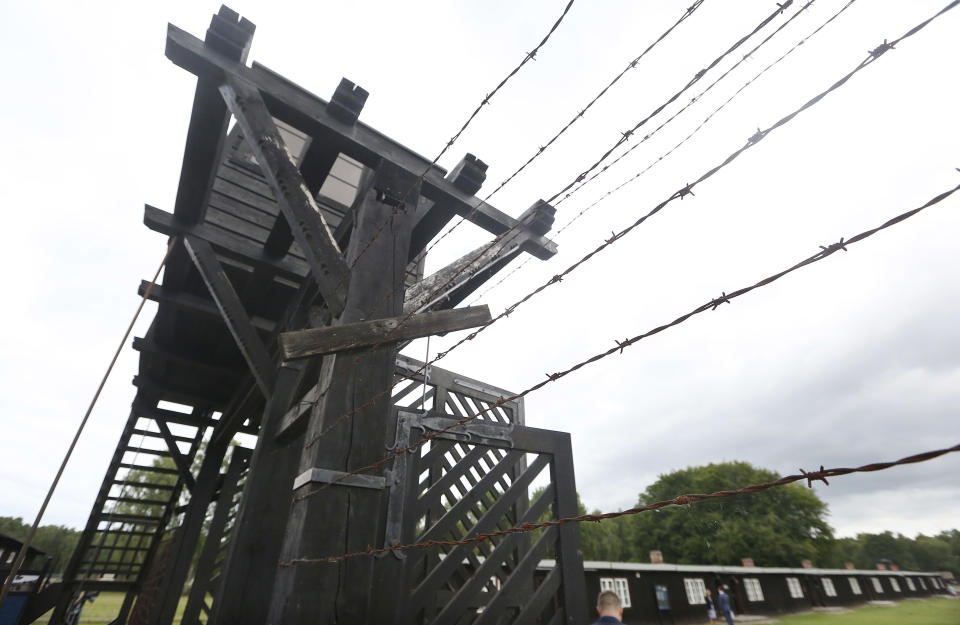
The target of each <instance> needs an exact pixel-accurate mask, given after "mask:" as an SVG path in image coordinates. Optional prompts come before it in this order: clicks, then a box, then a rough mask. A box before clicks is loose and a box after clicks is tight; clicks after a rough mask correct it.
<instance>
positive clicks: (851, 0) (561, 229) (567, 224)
mask: <svg viewBox="0 0 960 625" xmlns="http://www.w3.org/2000/svg"><path fill="white" fill-rule="evenodd" d="M856 1H857V0H849V2H847V3H846V4H845V5H844V6H843V7H841V8H840V10H839V11H837V12H836V13H834V14H833V15H832V16H830V17H829V18H828V19H827V20H826V21H825V22H823V23H822V24H820V26H818V27H817V28H816V29H815V30H813V31H812V32H811V33H810V34H808V35H807V36H806V37H804V38H803V39H801V40H800V41H799V42H797V43H796V44H795V45H794V46H793V47H791V48H790V49H789V50H787V51H786V52H785V53H784V54H783V55H781V56H780V57H779V58H778V59H777V60H775V61H774V62H772V63H770V64H769V65H767V66H766V67H765V68H763V70H761V71H760V72H759V73H757V74H756V75H755V76H754V77H753V78H751V79H750V80H748V81H747V82H745V83H744V84H743V85H742V86H741V87H740V88H739V89H737V91H736V92H735V93H734V94H733V95H732V96H730V97H729V98H727V100H726V101H725V102H724V103H723V104H721V105H720V106H718V107H717V108H716V109H714V111H713V112H711V113H710V114H709V115H707V117H706V118H704V120H703V121H702V122H700V125H698V126H697V127H696V128H695V129H694V130H693V132H691V133H690V134H689V135H687V136H686V137H685V138H684V139H683V140H682V141H680V142H679V143H678V144H676V145H675V146H673V147H672V148H671V149H670V150H668V151H667V152H665V153H663V154H662V155H661V156H660V157H659V158H657V159H656V160H655V161H653V162H652V163H651V164H650V165H648V166H647V167H646V168H644V169H642V170H641V171H639V172H638V173H637V174H635V175H633V176H632V177H630V178H628V179H627V180H625V181H624V182H622V183H620V184H619V185H617V186H616V187H614V188H613V189H611V190H609V191H607V192H606V193H604V194H602V195H601V196H599V197H598V198H597V199H596V200H594V201H593V202H592V203H590V204H588V205H587V206H586V207H585V208H583V209H582V210H580V212H578V213H577V214H576V215H574V216H573V217H571V218H570V219H569V220H567V221H566V222H565V223H564V224H563V225H562V226H560V227H559V228H558V229H557V230H556V231H555V232H554V233H553V239H554V240H557V239H558V238H559V237H560V235H561V234H563V232H564V231H565V230H567V229H568V228H569V227H570V226H571V225H572V224H573V223H574V222H576V221H577V220H578V219H580V218H581V217H582V216H583V215H585V214H586V213H587V212H588V211H590V210H591V209H593V208H594V207H595V206H597V205H598V204H600V203H601V202H603V201H604V200H606V199H607V198H609V197H610V196H611V195H614V194H615V193H617V192H618V191H620V190H621V189H623V188H624V187H625V186H627V185H628V184H630V183H631V182H633V181H634V180H636V179H638V178H639V177H640V176H642V175H644V174H645V173H647V172H648V171H650V170H651V169H652V168H653V167H654V166H655V165H656V164H658V163H659V162H660V161H663V160H664V159H666V158H668V157H669V156H670V155H671V154H673V152H675V151H676V150H677V149H678V148H680V147H681V146H682V145H684V144H685V143H686V142H687V141H689V140H690V139H691V138H693V137H694V135H696V134H697V133H698V132H699V131H700V130H701V129H703V127H704V126H706V125H707V123H708V122H710V120H711V119H713V117H714V116H716V115H717V114H718V113H720V111H722V110H723V109H724V108H726V107H727V106H728V105H729V104H730V103H731V102H732V101H733V100H734V99H735V98H736V97H737V96H738V95H740V94H741V93H742V92H743V91H744V90H746V89H747V88H748V87H749V86H750V85H752V84H753V83H754V82H755V81H756V80H757V79H759V78H760V77H761V76H763V75H764V74H766V73H767V72H768V71H770V70H771V69H773V68H774V67H775V66H777V65H779V64H780V62H781V61H783V60H784V59H786V58H787V57H788V56H790V55H791V54H792V53H793V52H794V51H796V50H797V49H799V48H800V47H801V46H803V45H804V44H805V43H806V42H808V41H809V40H810V39H811V38H812V37H813V36H815V35H816V34H817V33H819V32H820V31H821V30H823V29H824V28H826V27H827V26H828V25H829V24H830V23H832V22H833V21H834V20H836V19H837V18H838V17H840V15H841V14H842V13H844V12H845V11H846V10H847V9H848V8H850V6H851V5H853V4H854V3H855V2H856ZM615 162H616V161H614V163H615ZM530 260H531V259H530V258H525V259H524V260H523V262H521V263H519V264H518V265H517V266H516V267H514V268H513V269H512V270H510V271H509V272H508V273H507V274H505V275H504V276H502V277H501V278H500V279H499V280H498V281H497V282H495V283H494V284H492V285H490V286H489V287H487V288H486V289H484V290H483V291H482V292H480V293H479V294H478V295H477V296H476V297H475V298H473V299H472V300H471V301H470V303H469V304H468V306H470V305H473V304H475V303H476V302H478V301H480V300H481V299H483V297H484V296H485V295H487V294H488V293H490V292H491V291H493V290H494V289H496V288H497V287H499V286H500V285H501V284H503V283H504V282H506V281H507V280H508V279H509V278H510V277H511V276H513V275H514V274H516V273H517V272H519V271H520V270H521V269H523V267H524V266H525V265H527V264H528V263H529V262H530Z"/></svg>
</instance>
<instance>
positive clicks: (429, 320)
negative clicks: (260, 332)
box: [279, 305, 490, 360]
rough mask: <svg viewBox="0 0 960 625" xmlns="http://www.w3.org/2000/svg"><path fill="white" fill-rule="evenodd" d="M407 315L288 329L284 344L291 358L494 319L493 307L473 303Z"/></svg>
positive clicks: (287, 354)
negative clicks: (293, 329) (295, 329)
mask: <svg viewBox="0 0 960 625" xmlns="http://www.w3.org/2000/svg"><path fill="white" fill-rule="evenodd" d="M404 319H405V317H390V318H388V319H374V320H373V321H360V322H358V323H349V324H345V325H341V326H331V327H327V328H311V329H309V330H297V331H294V332H284V333H282V334H281V335H280V338H279V341H280V348H281V349H282V350H283V357H284V358H285V359H287V360H293V359H295V358H306V357H308V356H319V355H322V354H332V353H334V352H342V351H345V350H348V349H358V348H360V347H369V346H370V345H376V344H379V343H396V342H398V341H407V340H410V339H417V338H421V337H424V336H430V335H433V334H445V333H447V332H454V331H456V330H466V329H467V328H476V327H477V326H481V325H483V324H485V323H488V322H489V321H490V309H489V308H488V307H487V306H486V305H483V306H472V307H470V308H457V309H454V310H441V311H437V312H431V313H423V314H421V315H414V316H412V317H410V318H409V319H407V320H406V321H405V322H404Z"/></svg>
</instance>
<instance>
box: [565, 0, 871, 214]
mask: <svg viewBox="0 0 960 625" xmlns="http://www.w3.org/2000/svg"><path fill="white" fill-rule="evenodd" d="M815 1H816V0H808V1H807V3H806V4H804V5H803V6H802V7H800V8H799V9H798V10H797V12H796V13H794V14H793V15H791V16H790V18H789V19H787V21H785V22H784V23H783V24H781V25H780V26H778V27H777V29H776V30H774V31H773V32H772V33H770V34H769V35H767V36H766V37H765V38H764V39H763V40H762V41H761V42H760V43H758V44H757V45H756V46H754V48H753V49H752V50H750V51H749V52H747V53H746V54H744V55H743V56H742V57H740V59H739V60H738V61H737V62H736V63H734V64H733V65H731V66H730V67H729V68H727V71H725V72H723V73H722V74H721V75H720V76H719V77H717V79H716V80H714V81H713V82H712V83H710V84H709V85H708V86H707V87H706V89H704V90H703V91H701V92H700V93H698V94H697V95H695V96H693V97H692V98H690V100H689V101H688V102H687V103H686V104H684V105H683V106H682V107H681V108H680V109H678V110H677V111H676V112H675V113H673V115H671V116H670V117H668V118H667V119H665V120H664V121H663V122H661V123H660V125H659V126H657V127H656V128H654V129H653V130H651V131H650V132H649V133H648V134H646V135H644V136H643V138H642V139H641V140H640V141H638V142H636V143H634V144H633V145H631V146H630V147H629V148H628V149H627V150H625V151H624V152H623V153H622V154H620V156H618V157H617V158H615V159H613V160H612V161H611V162H610V163H609V164H607V165H604V166H603V167H602V168H601V169H599V170H597V171H595V172H593V175H591V176H590V177H589V178H587V179H586V180H584V181H583V182H582V183H581V184H580V185H579V186H577V187H576V188H574V189H571V190H570V192H569V193H567V194H566V195H564V196H563V197H562V198H560V199H559V200H558V201H557V203H556V206H560V205H561V204H563V203H564V202H566V201H567V200H569V199H570V198H571V197H573V196H574V195H575V194H576V193H577V192H578V191H580V190H581V189H583V188H584V187H585V186H587V185H588V184H590V183H591V182H593V181H594V180H595V179H596V178H597V177H598V176H601V175H603V174H604V173H605V172H606V171H607V170H609V169H610V168H611V167H613V166H615V165H616V164H617V163H619V162H620V161H621V160H623V159H624V158H626V157H627V156H628V155H630V154H631V153H632V152H633V151H634V150H636V149H637V148H639V147H640V146H641V145H643V144H644V143H646V142H647V141H648V140H650V139H652V138H653V137H654V136H656V135H657V133H659V132H660V131H661V130H663V128H664V127H665V126H667V125H668V124H670V122H672V121H673V120H674V119H676V118H677V117H679V116H680V115H682V114H683V113H684V112H686V111H687V110H688V109H689V108H690V107H692V106H693V105H694V104H696V103H697V102H699V101H700V100H701V99H702V98H703V97H704V96H705V95H707V93H709V92H710V91H711V90H712V89H713V88H714V87H716V86H717V85H718V84H719V83H720V82H722V81H723V79H724V78H726V77H727V76H729V75H730V74H731V73H733V72H734V71H735V70H736V69H737V68H738V67H740V66H741V65H742V64H743V63H745V62H746V61H747V60H748V59H750V58H752V57H753V55H754V54H756V53H757V51H759V50H760V48H762V47H763V46H764V45H765V44H766V43H767V42H768V41H770V40H771V39H773V38H774V37H776V36H777V35H778V34H779V33H780V32H781V31H782V30H783V29H784V28H786V27H787V26H789V25H790V24H791V23H792V22H793V20H795V19H796V18H798V17H800V15H802V14H803V13H804V12H805V11H806V10H807V9H809V8H810V7H811V6H813V3H814V2H815ZM851 4H852V3H851ZM848 6H849V5H848ZM844 9H846V7H844Z"/></svg>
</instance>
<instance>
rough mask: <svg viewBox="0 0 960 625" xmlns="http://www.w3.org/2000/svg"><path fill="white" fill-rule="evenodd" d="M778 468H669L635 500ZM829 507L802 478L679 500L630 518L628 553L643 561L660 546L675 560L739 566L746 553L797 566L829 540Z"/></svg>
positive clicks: (725, 485) (750, 478) (763, 475)
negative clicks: (728, 496)
mask: <svg viewBox="0 0 960 625" xmlns="http://www.w3.org/2000/svg"><path fill="white" fill-rule="evenodd" d="M777 477H778V476H777V474H776V473H774V472H772V471H768V470H766V469H759V468H756V467H753V466H751V465H750V464H748V463H746V462H725V463H721V464H709V465H707V466H703V467H691V468H687V469H682V470H679V471H674V472H672V473H668V474H665V475H661V476H660V478H659V479H658V480H657V481H656V482H654V483H653V484H651V485H650V486H649V487H648V488H647V490H646V491H644V492H643V493H641V494H640V497H639V501H638V505H647V504H650V503H653V502H656V501H662V500H667V499H672V498H674V497H676V496H677V495H681V494H685V493H708V492H712V491H718V490H725V489H733V488H738V487H741V486H743V485H744V484H753V483H758V482H767V481H771V480H775V479H776V478H777ZM826 512H827V506H826V504H825V503H823V502H822V501H821V500H820V499H819V498H818V497H817V496H816V495H815V494H814V493H813V491H811V490H809V489H806V488H804V487H803V486H801V485H799V484H790V485H787V486H783V487H779V488H775V489H770V490H767V491H762V492H758V493H752V494H749V495H742V496H739V497H736V498H731V499H718V500H709V501H704V502H700V503H697V504H694V505H690V506H676V507H670V508H665V509H662V510H660V511H658V512H648V513H644V514H639V515H636V516H633V517H630V525H631V533H630V536H631V540H630V543H631V545H630V550H629V551H630V554H629V555H631V556H632V557H633V559H635V560H645V559H646V557H647V553H648V552H649V551H650V550H654V549H659V550H661V551H662V552H663V555H664V559H665V560H666V561H668V562H676V563H699V564H704V563H710V564H736V563H739V561H740V559H741V558H743V557H750V558H753V560H754V561H755V562H756V564H758V565H761V566H797V565H799V564H800V562H801V560H804V559H811V560H815V559H817V556H818V555H819V554H820V553H822V552H823V551H824V550H826V549H827V548H828V547H829V545H830V543H831V542H832V540H833V531H832V529H831V528H830V526H829V525H828V524H827V522H826V519H825V516H826Z"/></svg>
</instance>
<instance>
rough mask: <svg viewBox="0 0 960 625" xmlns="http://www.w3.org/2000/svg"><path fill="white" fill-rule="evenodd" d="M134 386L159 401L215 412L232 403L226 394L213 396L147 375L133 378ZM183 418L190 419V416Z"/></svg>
mask: <svg viewBox="0 0 960 625" xmlns="http://www.w3.org/2000/svg"><path fill="white" fill-rule="evenodd" d="M133 385H134V386H136V387H137V388H138V389H140V390H141V391H143V392H144V394H146V395H150V396H151V397H156V398H157V399H162V400H166V401H172V402H174V403H177V404H187V405H190V406H206V407H209V408H211V409H213V410H221V409H223V407H224V406H225V405H226V404H227V402H229V401H230V398H229V397H228V396H227V395H226V393H224V394H222V395H213V394H210V393H208V392H201V391H200V389H189V388H184V387H181V386H173V385H171V384H165V383H161V382H158V381H157V380H154V379H153V378H150V377H148V376H145V375H135V376H133ZM220 390H223V389H220ZM182 416H184V417H189V416H190V415H182Z"/></svg>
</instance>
